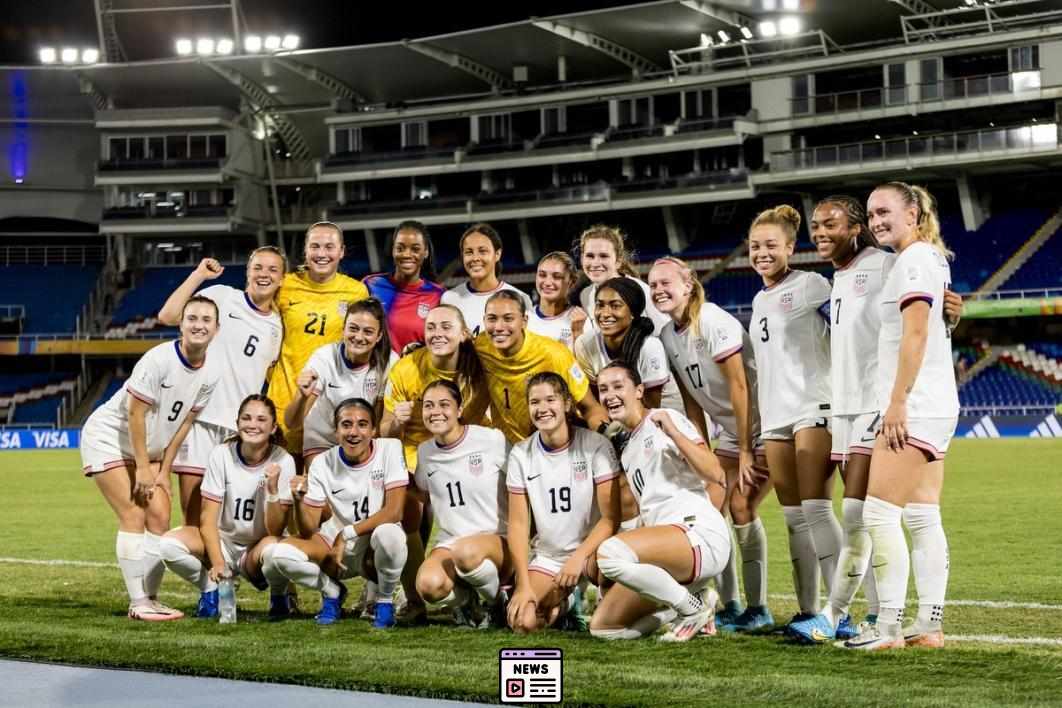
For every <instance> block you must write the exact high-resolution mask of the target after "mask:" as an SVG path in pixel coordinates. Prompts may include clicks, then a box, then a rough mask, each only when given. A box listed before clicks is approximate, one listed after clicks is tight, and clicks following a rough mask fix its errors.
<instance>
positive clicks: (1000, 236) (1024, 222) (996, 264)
mask: <svg viewBox="0 0 1062 708" xmlns="http://www.w3.org/2000/svg"><path fill="white" fill-rule="evenodd" d="M1050 215H1051V214H1050V212H1048V211H1047V210H1044V209H1013V210H1011V211H1005V212H1001V213H999V214H993V215H992V216H991V217H989V219H988V220H987V221H985V223H984V224H982V225H981V228H980V229H978V230H977V231H966V229H965V228H963V225H962V220H961V219H960V218H959V217H957V216H954V215H944V216H942V217H941V231H942V232H943V234H944V240H945V241H946V242H947V244H948V246H949V247H950V248H951V249H952V250H953V251H955V254H956V257H955V260H954V261H952V263H951V281H952V289H954V290H955V291H956V292H960V293H968V292H973V291H974V290H976V289H977V288H979V287H980V286H981V284H982V283H984V282H985V281H986V280H987V279H988V277H989V276H991V275H992V274H993V273H995V272H996V271H997V270H999V268H1000V266H1002V265H1003V264H1004V263H1006V262H1007V259H1008V258H1010V257H1011V256H1012V255H1013V254H1014V252H1015V251H1017V250H1018V248H1020V247H1021V245H1022V244H1023V243H1025V242H1026V241H1028V240H1029V237H1031V236H1032V235H1033V234H1034V233H1036V230H1037V229H1038V228H1040V227H1041V226H1043V224H1044V222H1045V221H1047V219H1048V217H1050ZM1012 280H1013V279H1012ZM1006 287H1010V285H1009V284H1008V285H1007V286H1006Z"/></svg>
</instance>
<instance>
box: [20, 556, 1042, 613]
mask: <svg viewBox="0 0 1062 708" xmlns="http://www.w3.org/2000/svg"><path fill="white" fill-rule="evenodd" d="M2 561H3V559H2V558H0V562H2ZM768 597H770V598H771V599H772V600H789V601H791V602H795V601H796V595H786V594H777V593H776V594H771V595H768ZM909 601H913V602H917V601H918V599H917V598H913V597H912V598H909ZM944 605H945V606H946V607H947V606H950V607H986V608H989V609H993V610H1053V611H1056V612H1062V605H1049V604H1047V603H1043V602H1014V601H1011V600H947V601H945V603H944Z"/></svg>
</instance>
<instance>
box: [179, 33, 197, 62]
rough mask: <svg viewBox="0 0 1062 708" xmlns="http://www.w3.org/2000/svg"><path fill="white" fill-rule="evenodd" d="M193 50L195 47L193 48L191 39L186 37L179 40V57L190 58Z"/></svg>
mask: <svg viewBox="0 0 1062 708" xmlns="http://www.w3.org/2000/svg"><path fill="white" fill-rule="evenodd" d="M193 48H194V47H193V46H192V40H190V39H188V38H186V37H182V38H180V39H178V40H177V55H178V56H182V57H186V56H188V55H189V54H191V53H192V49H193Z"/></svg>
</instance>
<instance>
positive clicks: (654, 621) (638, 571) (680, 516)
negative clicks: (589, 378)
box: [590, 361, 730, 642]
mask: <svg viewBox="0 0 1062 708" xmlns="http://www.w3.org/2000/svg"><path fill="white" fill-rule="evenodd" d="M643 392H644V389H643V388H642V385H641V381H640V377H639V376H638V371H637V369H635V368H634V367H632V366H631V365H630V364H627V363H626V362H622V361H620V362H614V363H612V364H610V365H609V366H607V367H606V368H605V369H604V370H602V371H601V373H600V374H599V375H598V395H599V396H600V398H601V401H602V402H603V403H604V404H605V407H606V408H607V409H608V415H609V417H610V418H611V419H612V420H614V421H616V422H618V423H620V424H621V425H622V426H623V427H624V428H625V429H626V430H628V431H630V438H629V440H628V441H627V444H626V446H625V447H624V448H623V452H622V455H621V457H620V462H621V464H622V466H623V472H624V474H625V476H626V478H627V484H628V486H629V487H630V489H631V492H632V493H633V494H634V497H635V500H636V501H637V503H638V516H639V522H640V525H639V527H638V528H636V529H632V530H630V531H624V532H623V533H621V534H619V535H618V536H612V537H611V538H609V539H607V540H606V541H604V542H603V543H602V544H601V545H600V546H598V549H597V567H598V568H599V569H600V570H601V573H602V575H604V576H605V577H606V578H608V579H610V580H612V581H614V582H615V583H616V585H614V586H613V587H611V588H610V589H609V590H608V592H607V593H606V594H605V597H604V599H602V600H601V603H600V604H599V605H598V606H597V609H596V610H595V612H594V616H593V617H592V618H591V620H590V633H591V634H593V635H594V636H596V637H600V638H602V639H637V638H639V637H644V636H647V635H649V634H652V633H653V632H654V631H656V629H657V628H659V627H660V626H661V625H662V624H664V623H665V622H669V621H670V622H673V624H672V627H671V630H670V631H669V632H668V633H667V634H665V635H664V636H663V637H661V639H662V640H663V641H672V642H684V641H688V640H690V639H692V638H693V637H695V636H696V635H697V634H698V633H699V632H700V631H701V630H702V629H704V628H705V627H708V628H709V631H712V630H714V627H713V626H712V621H713V617H714V614H715V603H716V601H717V600H718V597H719V596H718V593H716V592H715V591H714V590H709V591H708V592H707V596H706V597H705V598H704V599H703V600H702V599H701V597H699V596H698V593H699V591H700V590H702V589H703V588H704V587H705V586H706V584H707V582H708V580H709V578H711V577H713V576H715V575H718V574H719V572H720V571H721V570H722V569H723V567H724V566H725V565H726V563H727V559H728V558H729V557H730V529H729V528H727V525H726V521H724V520H723V517H722V516H721V515H720V514H719V512H718V511H717V510H716V508H715V506H714V505H713V504H712V502H711V500H710V499H709V498H708V493H707V491H705V485H706V484H710V485H715V486H724V485H725V484H726V476H725V473H724V472H723V469H722V467H720V465H719V461H718V460H717V459H716V457H715V455H713V454H712V451H711V449H709V448H708V446H707V445H706V444H705V442H704V439H703V438H702V437H701V436H700V434H699V433H698V432H697V428H695V427H694V425H693V423H691V422H690V421H689V420H688V419H687V418H686V417H685V416H683V415H682V414H681V413H679V412H678V411H673V410H670V409H667V408H659V409H655V410H652V409H646V408H645V406H644V405H643V404H642V395H643ZM661 606H663V607H661Z"/></svg>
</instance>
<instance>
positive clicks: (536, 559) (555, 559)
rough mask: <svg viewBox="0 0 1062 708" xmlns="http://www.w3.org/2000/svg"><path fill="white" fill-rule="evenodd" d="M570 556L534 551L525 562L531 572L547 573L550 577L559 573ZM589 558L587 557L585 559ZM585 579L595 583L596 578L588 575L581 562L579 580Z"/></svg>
mask: <svg viewBox="0 0 1062 708" xmlns="http://www.w3.org/2000/svg"><path fill="white" fill-rule="evenodd" d="M569 557H570V556H560V555H547V554H545V553H537V552H536V553H534V554H533V555H532V556H531V560H530V561H529V562H528V564H527V569H528V570H529V571H531V572H532V573H542V574H543V575H548V576H549V577H551V578H555V577H557V575H558V574H560V571H561V568H563V567H564V564H565V563H567V562H568V558H569ZM589 560H590V559H589V558H588V559H587V561H589ZM583 580H587V581H589V582H591V583H596V582H597V580H596V579H594V578H591V577H590V574H589V573H588V572H587V568H586V563H583V567H582V571H581V572H580V573H579V581H580V582H582V581H583Z"/></svg>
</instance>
